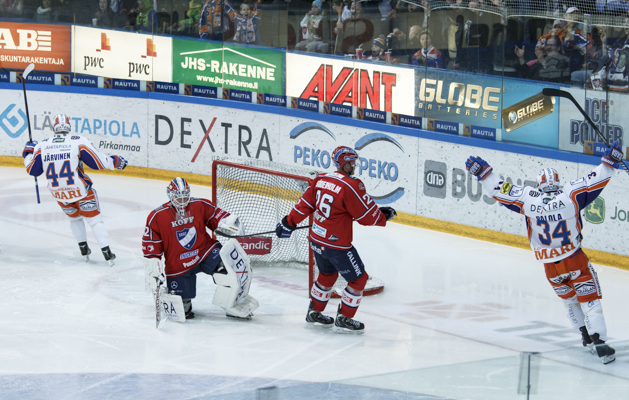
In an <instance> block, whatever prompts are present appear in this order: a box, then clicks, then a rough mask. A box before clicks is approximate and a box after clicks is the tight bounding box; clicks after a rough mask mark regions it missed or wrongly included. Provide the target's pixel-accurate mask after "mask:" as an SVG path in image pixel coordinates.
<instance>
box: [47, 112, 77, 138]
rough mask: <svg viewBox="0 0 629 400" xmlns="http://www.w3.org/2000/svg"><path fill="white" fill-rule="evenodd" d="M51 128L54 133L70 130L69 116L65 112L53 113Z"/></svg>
mask: <svg viewBox="0 0 629 400" xmlns="http://www.w3.org/2000/svg"><path fill="white" fill-rule="evenodd" d="M52 130H53V131H54V132H55V133H63V134H65V133H68V132H70V131H71V130H72V125H70V118H68V116H67V115H65V114H57V115H55V119H54V122H53V125H52Z"/></svg>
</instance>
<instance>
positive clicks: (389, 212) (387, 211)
mask: <svg viewBox="0 0 629 400" xmlns="http://www.w3.org/2000/svg"><path fill="white" fill-rule="evenodd" d="M380 211H382V213H383V214H384V216H385V217H387V221H391V220H392V219H393V217H397V213H396V212H395V210H394V209H393V208H392V207H380Z"/></svg>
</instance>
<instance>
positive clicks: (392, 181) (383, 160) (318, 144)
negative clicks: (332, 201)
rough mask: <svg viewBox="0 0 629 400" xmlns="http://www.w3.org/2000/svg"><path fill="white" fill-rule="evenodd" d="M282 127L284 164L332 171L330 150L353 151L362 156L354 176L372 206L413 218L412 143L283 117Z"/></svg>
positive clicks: (414, 143) (414, 141)
mask: <svg viewBox="0 0 629 400" xmlns="http://www.w3.org/2000/svg"><path fill="white" fill-rule="evenodd" d="M280 126H281V135H282V148H281V153H280V157H281V158H280V161H281V162H282V163H283V164H289V165H295V166H298V167H305V168H312V169H313V170H315V171H321V172H333V171H335V170H336V168H335V167H334V164H333V163H332V160H331V156H332V152H333V150H334V149H335V148H336V147H338V146H350V147H353V148H354V149H355V150H356V151H357V152H358V155H359V157H360V159H359V160H358V161H357V163H356V171H355V176H356V177H357V178H360V179H361V180H362V181H363V182H364V183H365V186H366V188H367V193H369V194H370V195H371V197H372V198H373V199H374V201H375V202H376V203H377V204H379V205H391V206H393V207H394V208H395V209H396V210H400V211H404V212H408V213H415V203H416V197H415V189H414V188H415V186H416V185H417V174H416V173H415V170H416V168H417V139H416V138H414V137H410V136H404V135H397V134H393V133H385V132H380V131H372V130H366V129H361V128H355V127H350V126H347V125H340V124H332V123H323V122H318V121H312V120H305V119H300V118H291V117H283V118H282V120H281V125H280Z"/></svg>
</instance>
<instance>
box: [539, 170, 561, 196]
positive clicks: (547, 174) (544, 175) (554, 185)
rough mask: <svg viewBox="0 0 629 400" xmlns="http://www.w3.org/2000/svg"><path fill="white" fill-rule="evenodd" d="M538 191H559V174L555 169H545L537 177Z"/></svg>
mask: <svg viewBox="0 0 629 400" xmlns="http://www.w3.org/2000/svg"><path fill="white" fill-rule="evenodd" d="M537 190H539V191H540V192H544V193H551V192H556V191H557V190H559V174H558V173H557V171H555V169H554V168H544V169H543V170H541V171H539V174H538V175H537Z"/></svg>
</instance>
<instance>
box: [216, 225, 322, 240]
mask: <svg viewBox="0 0 629 400" xmlns="http://www.w3.org/2000/svg"><path fill="white" fill-rule="evenodd" d="M311 227H312V225H306V226H298V227H297V228H295V229H294V230H295V231H296V230H297V229H306V228H311ZM214 233H215V234H217V235H219V236H223V237H226V238H230V239H238V238H246V237H252V236H261V235H270V234H272V233H275V231H274V230H273V231H268V232H260V233H252V234H250V235H228V234H227V233H223V232H221V231H219V230H216V231H214Z"/></svg>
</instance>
